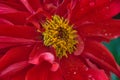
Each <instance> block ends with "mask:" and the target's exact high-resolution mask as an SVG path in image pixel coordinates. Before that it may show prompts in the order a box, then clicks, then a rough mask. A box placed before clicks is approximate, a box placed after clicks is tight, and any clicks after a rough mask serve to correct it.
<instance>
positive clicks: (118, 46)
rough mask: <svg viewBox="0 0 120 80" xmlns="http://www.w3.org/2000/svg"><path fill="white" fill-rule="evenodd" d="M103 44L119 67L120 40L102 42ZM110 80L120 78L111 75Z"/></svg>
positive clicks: (119, 79) (118, 79)
mask: <svg viewBox="0 0 120 80" xmlns="http://www.w3.org/2000/svg"><path fill="white" fill-rule="evenodd" d="M103 44H104V45H105V46H106V47H107V48H108V49H109V50H110V51H111V53H112V54H113V56H114V57H115V60H116V61H117V63H118V64H119V65H120V38H117V39H114V40H111V41H110V42H109V43H106V42H103ZM111 80H120V78H118V77H117V76H115V75H114V74H111Z"/></svg>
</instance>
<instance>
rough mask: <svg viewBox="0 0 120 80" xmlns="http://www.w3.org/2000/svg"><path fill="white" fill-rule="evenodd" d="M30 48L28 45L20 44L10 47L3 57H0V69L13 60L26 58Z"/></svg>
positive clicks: (13, 61)
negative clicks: (19, 45)
mask: <svg viewBox="0 0 120 80" xmlns="http://www.w3.org/2000/svg"><path fill="white" fill-rule="evenodd" d="M30 50H31V47H29V46H21V47H16V48H12V49H10V50H9V51H8V52H6V54H4V56H3V57H1V58H0V71H2V70H3V69H5V68H6V67H8V66H9V65H11V64H13V63H15V62H19V61H23V60H27V59H28V56H29V52H30Z"/></svg>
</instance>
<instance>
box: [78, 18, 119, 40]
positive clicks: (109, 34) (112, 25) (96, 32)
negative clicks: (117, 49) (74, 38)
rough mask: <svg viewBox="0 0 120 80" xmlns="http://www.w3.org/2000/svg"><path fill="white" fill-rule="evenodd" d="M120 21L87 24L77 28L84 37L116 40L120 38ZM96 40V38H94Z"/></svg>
mask: <svg viewBox="0 0 120 80" xmlns="http://www.w3.org/2000/svg"><path fill="white" fill-rule="evenodd" d="M119 23H120V20H108V21H104V22H103V21H102V22H99V23H98V22H93V23H85V24H83V25H81V26H79V27H78V28H77V30H78V32H79V33H80V34H81V35H83V36H84V37H91V38H92V37H96V39H97V37H98V39H99V38H100V39H102V38H103V40H105V38H106V39H114V38H117V37H118V36H120V30H119V28H120V24H119ZM94 39H95V38H94Z"/></svg>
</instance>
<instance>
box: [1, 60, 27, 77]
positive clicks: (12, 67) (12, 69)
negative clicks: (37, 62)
mask: <svg viewBox="0 0 120 80" xmlns="http://www.w3.org/2000/svg"><path fill="white" fill-rule="evenodd" d="M28 65H29V64H28V62H27V61H22V62H18V63H14V64H12V65H10V66H8V67H7V68H6V69H4V70H3V71H1V72H0V78H6V77H9V76H11V75H13V74H15V73H17V72H18V71H20V70H23V69H24V68H25V67H27V66H28Z"/></svg>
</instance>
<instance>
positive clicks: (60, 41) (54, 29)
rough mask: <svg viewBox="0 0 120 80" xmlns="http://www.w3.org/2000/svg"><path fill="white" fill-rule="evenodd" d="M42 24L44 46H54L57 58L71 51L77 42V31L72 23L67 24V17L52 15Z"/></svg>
mask: <svg viewBox="0 0 120 80" xmlns="http://www.w3.org/2000/svg"><path fill="white" fill-rule="evenodd" d="M42 26H43V28H44V29H45V31H44V32H43V33H42V34H43V36H44V39H43V40H44V45H45V46H52V47H54V49H55V50H56V55H57V56H58V57H59V58H62V57H63V56H65V57H67V53H69V54H71V53H73V51H74V50H75V49H76V44H77V43H78V41H77V40H76V38H77V34H76V33H77V31H76V30H74V29H73V28H72V27H73V25H69V21H68V20H67V19H64V18H63V17H60V16H58V15H54V16H52V19H47V20H46V22H45V23H43V24H42Z"/></svg>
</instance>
